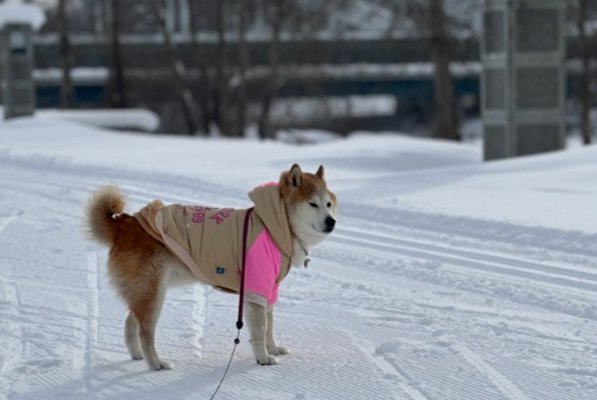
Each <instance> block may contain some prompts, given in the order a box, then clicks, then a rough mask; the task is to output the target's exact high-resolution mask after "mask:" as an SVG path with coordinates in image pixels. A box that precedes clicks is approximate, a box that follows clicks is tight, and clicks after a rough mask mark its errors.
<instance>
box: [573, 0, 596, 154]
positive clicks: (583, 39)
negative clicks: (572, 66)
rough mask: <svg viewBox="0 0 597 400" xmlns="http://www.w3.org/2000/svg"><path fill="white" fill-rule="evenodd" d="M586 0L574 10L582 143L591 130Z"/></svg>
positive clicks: (579, 2)
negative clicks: (579, 81) (578, 62)
mask: <svg viewBox="0 0 597 400" xmlns="http://www.w3.org/2000/svg"><path fill="white" fill-rule="evenodd" d="M588 3H589V1H588V0H578V9H577V10H576V11H577V12H576V26H577V28H578V50H579V53H580V58H581V65H582V71H581V85H580V107H581V111H580V129H581V132H582V137H583V143H584V144H585V145H588V144H591V142H592V139H593V132H592V127H591V106H592V104H591V103H592V102H591V81H592V76H591V65H590V58H591V54H590V45H589V38H588V36H587V30H586V27H585V23H586V21H587V12H588Z"/></svg>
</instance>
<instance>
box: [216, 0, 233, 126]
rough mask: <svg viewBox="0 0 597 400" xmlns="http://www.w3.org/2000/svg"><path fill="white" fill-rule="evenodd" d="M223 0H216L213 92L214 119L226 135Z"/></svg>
mask: <svg viewBox="0 0 597 400" xmlns="http://www.w3.org/2000/svg"><path fill="white" fill-rule="evenodd" d="M224 5H225V0H218V1H216V30H217V34H218V50H217V64H216V88H215V89H216V90H215V93H214V96H213V97H214V101H213V104H214V117H215V118H214V119H215V123H216V124H217V125H218V128H220V132H221V133H222V134H223V135H225V136H227V135H229V134H230V132H229V127H228V121H227V118H226V113H225V112H226V110H227V105H228V96H227V94H228V88H227V86H228V85H227V84H226V77H227V69H228V68H227V62H226V26H225V21H224Z"/></svg>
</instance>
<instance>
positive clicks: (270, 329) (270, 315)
mask: <svg viewBox="0 0 597 400" xmlns="http://www.w3.org/2000/svg"><path fill="white" fill-rule="evenodd" d="M265 343H266V348H267V352H268V353H269V354H271V355H273V356H283V355H286V354H289V353H290V349H289V348H287V347H284V346H278V345H277V344H276V339H275V337H274V306H268V307H267V329H266V332H265Z"/></svg>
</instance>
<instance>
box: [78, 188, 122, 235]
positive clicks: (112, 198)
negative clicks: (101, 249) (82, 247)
mask: <svg viewBox="0 0 597 400" xmlns="http://www.w3.org/2000/svg"><path fill="white" fill-rule="evenodd" d="M124 204H125V200H124V196H123V194H122V192H121V191H120V189H119V188H118V187H117V186H104V187H102V188H100V189H98V190H97V191H96V192H95V193H94V194H93V195H92V196H91V198H90V199H89V202H88V203H87V228H88V229H89V235H90V236H91V238H92V239H93V240H96V241H98V242H100V243H103V244H105V245H108V246H110V245H112V243H113V241H114V228H115V226H114V225H115V222H116V221H117V218H115V216H116V215H117V214H120V213H122V211H123V210H124Z"/></svg>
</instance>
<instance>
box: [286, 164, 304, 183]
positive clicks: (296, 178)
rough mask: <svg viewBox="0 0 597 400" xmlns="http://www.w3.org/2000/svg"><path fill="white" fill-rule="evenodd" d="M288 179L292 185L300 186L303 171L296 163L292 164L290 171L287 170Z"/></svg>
mask: <svg viewBox="0 0 597 400" xmlns="http://www.w3.org/2000/svg"><path fill="white" fill-rule="evenodd" d="M288 181H289V183H290V184H292V185H293V186H296V187H298V186H300V185H301V183H302V181H303V171H302V170H301V167H299V165H298V164H294V165H293V166H292V168H290V171H289V172H288Z"/></svg>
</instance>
